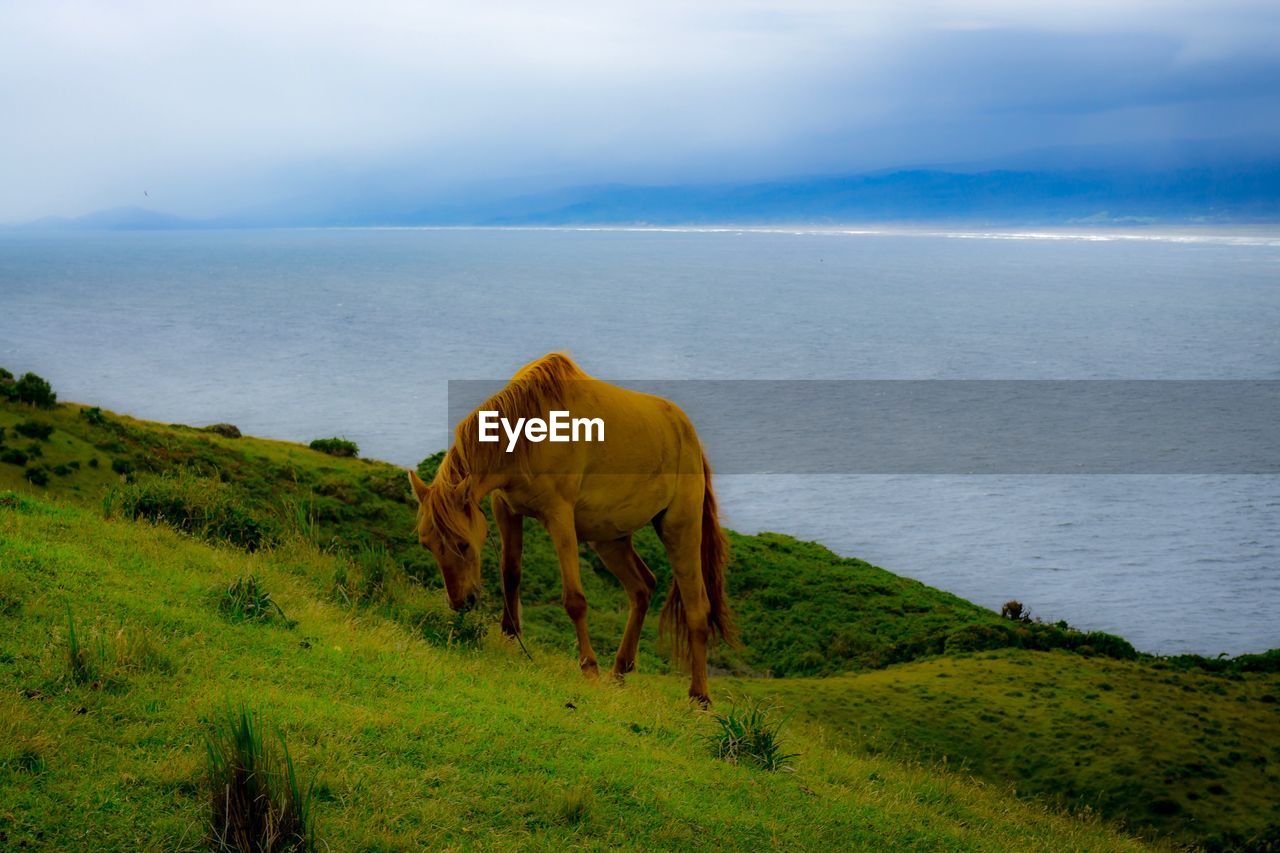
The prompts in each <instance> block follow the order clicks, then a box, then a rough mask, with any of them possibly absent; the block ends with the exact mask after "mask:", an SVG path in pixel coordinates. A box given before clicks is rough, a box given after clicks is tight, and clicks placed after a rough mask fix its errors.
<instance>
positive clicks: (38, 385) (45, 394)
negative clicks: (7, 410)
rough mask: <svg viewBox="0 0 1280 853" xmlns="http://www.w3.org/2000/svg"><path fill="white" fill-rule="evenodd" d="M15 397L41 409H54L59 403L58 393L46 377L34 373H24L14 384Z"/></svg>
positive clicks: (21, 401)
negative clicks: (42, 377)
mask: <svg viewBox="0 0 1280 853" xmlns="http://www.w3.org/2000/svg"><path fill="white" fill-rule="evenodd" d="M13 391H14V397H15V398H16V399H17V400H18V402H20V403H27V404H29V405H32V406H36V407H37V408H41V409H52V408H53V407H54V406H55V405H57V403H58V395H57V394H55V393H54V392H53V386H51V385H50V384H49V383H48V382H46V381H45V380H44V379H41V378H40V377H39V376H36V375H35V374H34V373H24V374H22V378H21V379H19V380H18V381H17V382H16V383H14V386H13Z"/></svg>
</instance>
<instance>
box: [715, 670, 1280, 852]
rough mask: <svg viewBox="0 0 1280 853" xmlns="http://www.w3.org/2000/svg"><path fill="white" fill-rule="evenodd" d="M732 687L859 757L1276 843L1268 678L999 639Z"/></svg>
mask: <svg viewBox="0 0 1280 853" xmlns="http://www.w3.org/2000/svg"><path fill="white" fill-rule="evenodd" d="M729 689H730V690H732V691H738V692H740V693H745V694H748V695H755V696H760V697H768V698H770V699H771V700H772V701H774V702H777V703H778V704H780V705H781V706H783V707H785V708H787V709H791V710H793V711H794V712H795V713H796V714H798V715H800V716H802V717H804V718H808V719H811V720H814V721H819V722H821V723H822V724H823V725H825V726H826V727H827V728H828V729H829V730H830V731H831V732H833V733H834V734H835V735H836V737H837V738H838V742H840V743H843V744H845V745H848V746H851V747H855V748H857V749H858V750H860V751H862V752H863V753H864V754H887V755H899V756H912V757H923V758H925V759H929V760H933V761H941V760H944V759H945V760H946V761H948V762H950V763H951V764H953V765H958V766H960V767H962V768H963V770H964V771H966V772H971V773H973V774H974V775H976V776H978V777H979V778H983V779H987V780H990V781H993V782H997V783H1012V784H1013V785H1014V786H1015V787H1016V789H1017V790H1018V791H1019V792H1020V793H1025V794H1033V795H1040V796H1045V797H1048V798H1051V799H1053V800H1054V801H1058V802H1062V803H1065V804H1072V805H1076V806H1089V807H1091V808H1093V809H1095V810H1097V811H1098V812H1100V813H1102V814H1105V815H1109V816H1113V817H1121V818H1123V819H1124V820H1125V821H1126V822H1127V823H1128V824H1129V825H1130V826H1131V827H1133V828H1135V829H1144V830H1154V831H1155V832H1158V833H1168V834H1171V835H1173V836H1175V837H1177V838H1179V839H1180V840H1182V841H1184V842H1199V843H1205V844H1208V845H1209V846H1211V847H1213V848H1219V847H1225V848H1234V847H1239V846H1245V847H1253V848H1254V849H1272V848H1269V847H1266V844H1267V841H1266V840H1267V839H1269V843H1270V844H1271V845H1273V846H1274V845H1276V844H1277V843H1280V798H1278V797H1277V794H1278V793H1280V737H1278V735H1280V704H1277V700H1278V698H1280V676H1277V675H1275V674H1237V675H1235V676H1233V677H1222V676H1215V675H1209V674H1206V673H1204V672H1201V671H1198V670H1193V671H1187V672H1180V671H1177V670H1176V669H1173V668H1172V667H1171V666H1169V665H1167V664H1160V665H1151V664H1145V663H1141V664H1140V663H1133V662H1128V661H1115V660H1105V659H1097V658H1094V659H1086V658H1082V657H1079V656H1077V655H1071V654H1064V653H1062V652H1048V653H1045V652H1026V651H1014V650H1001V651H996V652H985V653H981V654H973V655H961V656H947V657H938V658H933V659H931V660H927V661H920V662H915V663H910V664H905V665H902V666H896V667H892V668H890V669H886V670H882V671H876V672H866V673H861V674H859V675H855V676H848V677H838V678H824V679H807V680H799V679H783V680H778V681H767V680H753V681H750V680H739V681H735V682H734V683H733V685H732V687H731V688H729ZM1250 840H1252V841H1253V844H1252V845H1248V844H1246V842H1249V841H1250Z"/></svg>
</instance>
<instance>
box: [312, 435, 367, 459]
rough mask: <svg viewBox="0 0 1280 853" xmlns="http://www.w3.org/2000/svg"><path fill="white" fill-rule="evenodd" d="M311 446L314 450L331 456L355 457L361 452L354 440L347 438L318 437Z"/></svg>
mask: <svg viewBox="0 0 1280 853" xmlns="http://www.w3.org/2000/svg"><path fill="white" fill-rule="evenodd" d="M310 447H311V449H312V450H319V451H320V452H321V453H327V454H329V455H330V456H344V457H349V458H355V457H356V456H358V455H359V453H360V447H359V446H358V445H357V444H356V443H355V442H354V441H348V440H347V439H345V438H317V439H316V440H315V441H313V442H311V445H310Z"/></svg>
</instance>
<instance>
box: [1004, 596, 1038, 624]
mask: <svg viewBox="0 0 1280 853" xmlns="http://www.w3.org/2000/svg"><path fill="white" fill-rule="evenodd" d="M1000 615H1001V616H1003V617H1004V618H1005V619H1011V620H1013V621H1014V622H1030V621H1031V611H1030V610H1028V609H1027V608H1025V607H1023V606H1022V602H1021V601H1018V600H1017V599H1016V598H1014V599H1010V600H1009V601H1006V602H1005V603H1004V606H1003V607H1001V608H1000Z"/></svg>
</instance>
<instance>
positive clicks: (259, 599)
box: [218, 575, 289, 623]
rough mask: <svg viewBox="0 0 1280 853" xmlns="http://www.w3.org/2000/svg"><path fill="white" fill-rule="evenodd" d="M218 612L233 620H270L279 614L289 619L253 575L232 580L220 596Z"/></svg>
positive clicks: (285, 619)
mask: <svg viewBox="0 0 1280 853" xmlns="http://www.w3.org/2000/svg"><path fill="white" fill-rule="evenodd" d="M218 612H219V613H221V614H222V616H223V617H224V618H225V619H227V620H228V621H231V622H270V621H271V620H272V619H274V618H276V617H277V616H279V617H280V618H281V619H282V620H284V621H285V622H286V623H288V621H289V620H288V617H286V616H285V615H284V609H283V608H281V607H280V605H279V604H277V603H276V602H275V601H274V600H272V598H271V593H269V592H267V590H266V589H265V588H264V587H263V586H262V583H261V582H260V581H259V580H258V579H257V578H256V577H255V576H253V575H242V576H240V577H238V578H236V579H235V580H234V581H232V582H231V585H230V586H228V587H227V588H226V590H225V591H224V592H223V593H222V595H221V596H220V597H219V598H218Z"/></svg>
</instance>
